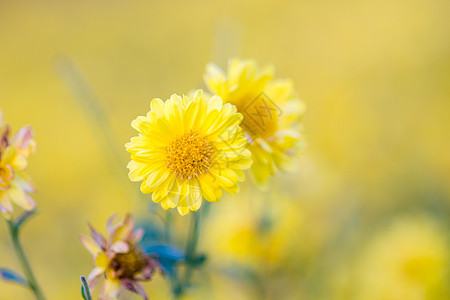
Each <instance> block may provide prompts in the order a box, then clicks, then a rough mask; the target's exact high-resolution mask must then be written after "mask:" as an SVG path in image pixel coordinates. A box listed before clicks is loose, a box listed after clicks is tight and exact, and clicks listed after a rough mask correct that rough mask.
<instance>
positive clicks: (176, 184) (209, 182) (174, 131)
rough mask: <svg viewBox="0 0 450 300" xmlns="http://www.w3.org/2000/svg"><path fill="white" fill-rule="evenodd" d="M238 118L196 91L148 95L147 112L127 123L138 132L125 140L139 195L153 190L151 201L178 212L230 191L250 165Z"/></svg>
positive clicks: (228, 106) (219, 102) (235, 188)
mask: <svg viewBox="0 0 450 300" xmlns="http://www.w3.org/2000/svg"><path fill="white" fill-rule="evenodd" d="M241 121H242V115H241V114H239V113H237V112H236V107H235V106H233V105H231V104H225V105H222V99H221V98H220V97H218V96H213V97H211V98H209V97H204V96H203V92H202V91H201V90H198V91H196V92H195V94H193V95H188V96H186V95H184V96H178V95H175V94H174V95H172V96H171V97H170V99H168V100H167V101H165V102H164V101H162V100H161V99H153V100H152V102H151V106H150V112H149V113H148V114H147V116H145V117H137V118H136V119H135V120H134V121H133V122H132V124H131V126H132V127H133V128H134V129H136V130H137V131H138V132H139V133H140V135H139V136H136V137H133V138H132V139H131V142H129V143H128V144H126V148H127V151H128V152H130V153H131V161H130V163H129V164H128V168H129V170H130V172H129V177H130V179H131V180H132V181H142V184H141V191H142V193H144V194H147V193H153V194H152V199H153V201H154V202H157V203H161V206H162V207H163V208H164V209H169V208H175V207H176V208H177V209H178V212H179V213H180V214H181V215H185V214H188V213H190V212H191V211H196V210H198V209H199V208H200V206H201V204H202V198H204V199H206V200H207V201H210V202H215V201H218V200H219V199H220V197H221V196H222V190H225V191H227V192H229V193H236V192H237V191H238V185H237V182H238V181H241V180H243V179H244V174H243V171H242V170H244V169H247V168H249V167H250V165H251V163H252V160H251V158H250V151H248V149H246V147H247V145H248V144H247V141H246V139H245V137H244V136H243V133H242V129H241V128H240V127H239V124H240V123H241Z"/></svg>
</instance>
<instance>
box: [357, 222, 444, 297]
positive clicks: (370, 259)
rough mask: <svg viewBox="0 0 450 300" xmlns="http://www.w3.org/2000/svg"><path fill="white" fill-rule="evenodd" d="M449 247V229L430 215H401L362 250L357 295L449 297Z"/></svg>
mask: <svg viewBox="0 0 450 300" xmlns="http://www.w3.org/2000/svg"><path fill="white" fill-rule="evenodd" d="M449 250H450V249H449V246H448V235H447V233H446V232H445V231H443V230H442V228H440V227H439V226H438V224H437V223H436V222H435V221H433V220H432V219H431V218H428V217H424V216H405V217H401V218H398V219H397V220H395V222H394V223H393V224H392V225H391V226H390V227H388V228H387V229H386V230H383V231H381V232H380V233H378V234H377V235H376V236H375V237H374V239H373V240H372V241H371V242H370V243H369V244H368V245H367V248H366V249H365V250H363V251H362V256H361V258H360V260H359V261H358V264H357V268H356V273H355V281H354V282H353V283H352V284H351V285H352V287H356V296H357V297H356V298H355V299H364V300H401V299H423V300H425V299H428V300H432V299H436V300H437V299H447V297H446V295H447V296H448V281H447V280H448V276H449V275H450V274H449V273H448V264H449V263H450V260H449V253H450V252H449Z"/></svg>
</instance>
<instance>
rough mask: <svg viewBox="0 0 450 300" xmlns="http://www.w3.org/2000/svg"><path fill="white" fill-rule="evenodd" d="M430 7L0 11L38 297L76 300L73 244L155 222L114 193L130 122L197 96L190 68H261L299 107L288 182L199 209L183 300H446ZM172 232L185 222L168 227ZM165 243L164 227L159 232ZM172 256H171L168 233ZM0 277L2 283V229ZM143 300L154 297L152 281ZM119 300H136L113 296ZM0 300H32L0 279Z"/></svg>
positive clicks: (343, 4) (82, 261) (439, 58)
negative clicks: (198, 260)
mask: <svg viewBox="0 0 450 300" xmlns="http://www.w3.org/2000/svg"><path fill="white" fill-rule="evenodd" d="M449 12H450V2H449V1H447V0H395V1H392V0H379V1H368V0H362V1H352V0H342V1H331V0H315V1H312V0H296V1H294V0H292V1H287V0H281V1H266V2H262V1H221V2H218V1H196V0H194V1H166V2H162V1H161V2H156V1H119V0H114V1H84V0H83V1H45V0H42V1H36V0H35V1H25V0H21V1H7V0H2V1H0V66H1V68H0V109H1V110H2V111H3V112H4V114H5V118H6V120H7V122H8V123H10V124H11V125H12V127H13V131H14V132H17V131H18V130H19V129H20V128H21V127H22V126H23V125H26V124H30V125H32V126H33V128H34V130H35V139H36V141H37V143H38V150H37V152H36V154H35V155H34V156H32V157H31V160H30V164H29V168H28V170H29V173H30V174H31V175H32V177H33V179H34V181H35V182H36V184H37V186H38V193H36V194H35V195H34V198H35V199H36V201H37V203H38V207H39V215H38V216H36V217H35V218H34V219H33V220H31V221H30V223H29V224H27V225H25V228H24V230H23V234H22V239H23V243H24V245H25V247H26V251H27V253H28V256H29V258H30V260H31V264H32V266H33V267H34V269H35V273H36V275H37V277H38V278H39V281H40V283H41V285H42V288H43V289H44V291H45V294H46V295H47V298H48V299H81V297H80V293H79V291H80V284H79V277H80V276H81V275H87V274H88V273H89V272H90V270H91V268H92V257H91V256H90V254H89V253H88V252H87V251H86V250H85V249H84V248H83V247H82V245H81V243H80V242H79V239H78V233H80V232H81V233H85V234H87V233H88V228H87V225H86V224H87V222H88V221H89V222H91V223H92V224H93V225H94V227H96V228H97V229H99V230H101V231H102V232H104V231H105V230H104V223H105V221H106V219H107V217H108V216H109V215H111V214H112V213H115V212H118V213H119V214H120V215H121V216H123V215H124V214H125V213H126V212H128V211H129V212H131V213H133V215H134V216H135V217H136V218H139V219H140V220H142V222H144V223H145V222H146V221H148V222H158V221H155V220H156V218H157V217H156V215H157V214H164V212H162V211H161V210H162V209H161V208H160V207H158V206H152V207H153V209H154V210H156V214H155V213H150V212H148V209H147V207H148V206H149V204H148V202H149V200H150V197H149V196H147V197H142V196H140V195H139V184H133V183H131V182H129V180H128V178H127V169H126V163H127V161H128V154H127V153H126V151H125V149H124V144H125V143H126V142H127V141H128V140H129V139H130V138H131V137H132V136H134V135H135V134H136V133H135V131H134V130H133V129H132V128H131V127H130V122H131V121H132V120H133V119H134V118H135V117H136V116H138V115H144V114H146V113H147V111H148V109H149V103H150V100H151V99H152V98H153V97H159V98H162V99H166V98H168V97H169V96H170V95H171V94H172V93H186V92H188V91H190V90H191V89H193V88H204V84H203V81H202V76H203V73H204V68H205V65H206V63H208V62H210V61H214V62H216V63H217V64H219V65H220V66H222V67H225V66H226V61H227V60H228V58H230V57H243V58H254V59H256V60H257V61H258V62H259V63H260V64H263V65H264V64H267V63H270V64H273V65H274V66H275V67H276V76H277V77H279V78H292V79H293V80H294V82H295V84H296V89H297V90H298V92H299V94H300V96H301V98H302V99H303V100H304V101H305V102H306V104H307V106H308V110H307V113H306V116H305V119H304V125H305V133H306V135H307V139H308V145H309V146H308V148H307V150H306V152H305V153H304V155H303V156H302V157H300V158H299V159H298V171H296V172H295V173H292V174H280V175H278V176H276V177H275V179H274V181H273V185H272V188H271V190H270V191H269V192H267V193H262V192H259V191H257V190H256V189H255V188H254V187H253V186H252V185H251V183H250V182H249V181H248V182H247V183H245V184H244V185H243V186H242V192H241V193H240V194H238V195H237V196H225V197H224V198H223V200H222V201H221V203H220V204H213V205H210V206H209V215H208V218H207V219H206V220H205V222H204V226H203V230H202V232H201V237H200V245H199V250H200V251H201V252H203V253H205V254H207V255H208V259H207V263H206V264H205V266H204V268H203V269H202V270H200V271H198V272H196V273H195V277H194V278H193V281H194V282H195V283H196V285H195V286H194V288H193V289H192V290H191V291H190V294H189V295H188V296H186V299H229V298H230V297H233V299H235V300H238V299H313V300H314V299H364V300H367V299H369V300H370V299H379V300H384V299H386V300H389V299H396V300H397V299H398V300H403V299H413V300H415V299H442V300H444V299H449V286H450V281H449V277H448V276H449V272H448V271H449V253H450V252H449V239H448V238H449V215H450V208H449V207H450V205H449V204H450V201H449V200H450V184H449V183H450V135H449V131H450V123H449V121H450V120H449V116H450V82H449V79H450V18H449ZM170 214H172V215H173V218H175V219H176V222H177V228H180V230H179V232H181V233H182V231H183V230H184V229H185V228H186V227H187V224H188V220H187V219H186V218H182V217H179V216H177V215H176V213H175V214H173V213H170ZM177 232H178V231H177ZM181 233H180V234H179V235H180V239H177V241H178V242H177V243H179V244H180V247H182V246H183V243H184V241H183V239H182V237H183V234H181ZM0 253H1V255H0V265H1V266H6V267H10V268H15V269H18V262H17V260H16V257H15V255H14V252H13V251H12V245H11V243H10V239H9V236H8V232H7V227H6V225H5V226H3V225H2V226H0ZM146 288H147V289H148V292H149V295H150V298H151V299H168V298H170V288H169V285H168V283H167V281H166V280H164V278H162V276H157V278H155V279H154V280H153V282H150V283H147V284H146ZM124 296H125V297H124V299H137V298H135V297H134V296H132V295H130V294H129V293H127V294H125V295H124ZM0 299H1V300H9V299H32V296H31V294H30V293H29V292H28V291H27V290H24V289H23V288H21V287H19V286H15V285H10V284H6V283H4V282H0Z"/></svg>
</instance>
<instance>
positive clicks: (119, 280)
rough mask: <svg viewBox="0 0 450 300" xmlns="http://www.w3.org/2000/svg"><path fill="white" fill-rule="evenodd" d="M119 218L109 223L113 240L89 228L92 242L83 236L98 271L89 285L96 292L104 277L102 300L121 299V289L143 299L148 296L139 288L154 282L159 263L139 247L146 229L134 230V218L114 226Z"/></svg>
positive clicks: (82, 238) (89, 279) (127, 217)
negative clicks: (152, 279) (97, 285)
mask: <svg viewBox="0 0 450 300" xmlns="http://www.w3.org/2000/svg"><path fill="white" fill-rule="evenodd" d="M114 222H115V215H113V216H111V217H110V218H109V219H108V221H107V222H106V228H107V230H108V234H109V237H108V239H106V238H105V237H103V236H102V235H100V234H99V233H98V232H97V231H95V230H94V229H93V228H92V227H91V226H89V229H90V232H91V236H92V239H91V238H89V237H87V236H85V235H81V234H80V240H81V242H82V243H83V245H84V247H86V249H87V250H88V251H89V252H91V254H92V255H93V256H94V265H95V267H94V269H93V270H92V272H91V273H90V274H89V276H88V283H89V286H90V287H91V288H93V287H94V286H95V285H96V284H97V282H98V280H99V279H100V278H101V277H105V281H104V284H103V288H102V291H101V295H100V299H102V300H110V299H117V298H118V295H119V292H120V287H121V286H123V287H125V288H126V289H127V290H130V291H132V292H134V293H138V294H139V295H141V296H142V298H143V299H147V295H146V293H145V291H144V289H143V288H142V286H141V285H140V284H139V282H141V281H148V280H150V279H151V278H152V276H153V274H154V272H155V270H156V269H158V268H159V264H158V261H157V259H156V258H155V257H153V256H151V255H146V254H144V253H143V252H142V250H141V249H140V248H139V246H138V243H139V241H140V240H141V239H142V236H143V234H144V231H143V229H136V230H135V228H134V222H133V220H132V219H131V217H130V215H127V216H126V217H125V220H123V221H122V222H119V223H118V224H114Z"/></svg>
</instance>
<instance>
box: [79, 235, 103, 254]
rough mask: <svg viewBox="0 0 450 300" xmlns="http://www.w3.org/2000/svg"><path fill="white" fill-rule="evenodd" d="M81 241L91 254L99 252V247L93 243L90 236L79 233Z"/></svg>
mask: <svg viewBox="0 0 450 300" xmlns="http://www.w3.org/2000/svg"><path fill="white" fill-rule="evenodd" d="M79 237H80V240H81V243H82V244H83V246H84V247H85V248H86V249H87V250H88V251H89V252H90V253H91V254H92V255H97V254H98V253H99V252H101V249H100V247H99V246H98V245H97V243H95V242H94V241H93V240H92V239H91V238H90V237H88V236H86V235H84V234H80V235H79Z"/></svg>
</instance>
